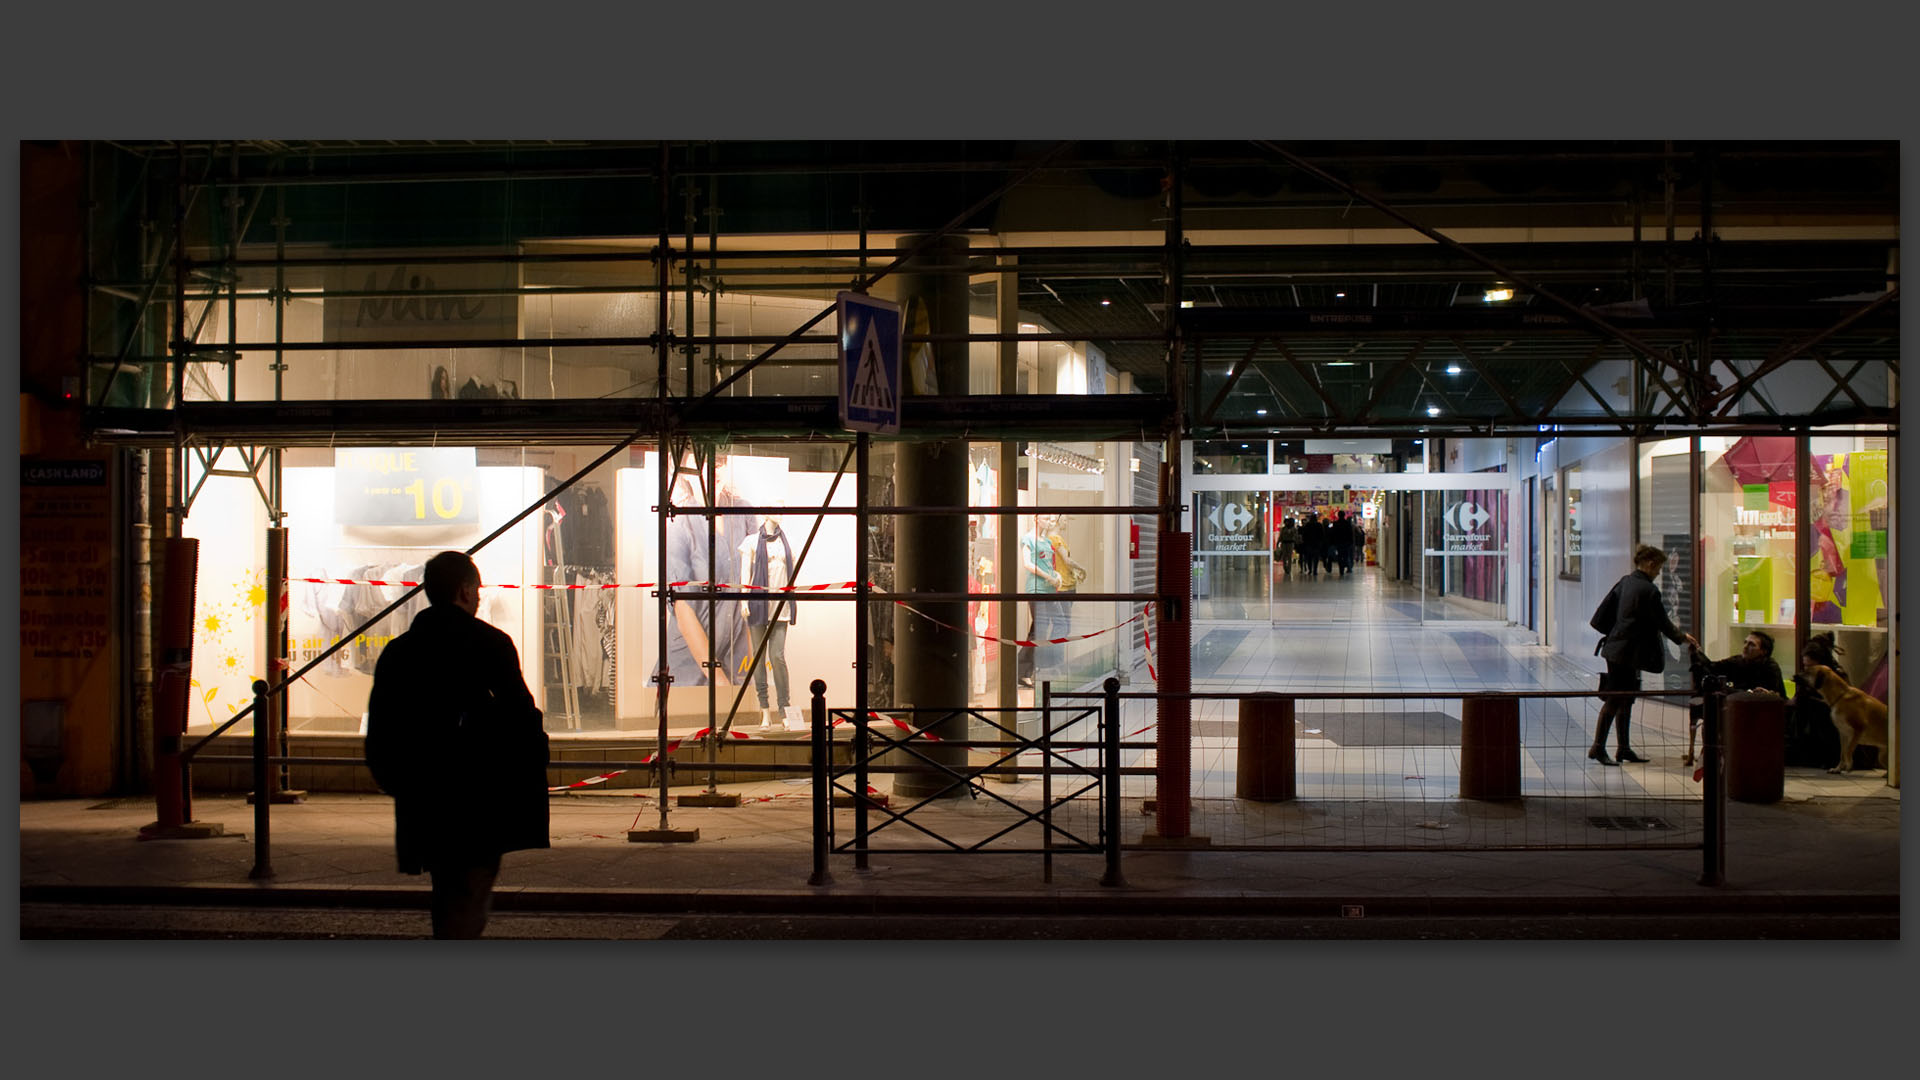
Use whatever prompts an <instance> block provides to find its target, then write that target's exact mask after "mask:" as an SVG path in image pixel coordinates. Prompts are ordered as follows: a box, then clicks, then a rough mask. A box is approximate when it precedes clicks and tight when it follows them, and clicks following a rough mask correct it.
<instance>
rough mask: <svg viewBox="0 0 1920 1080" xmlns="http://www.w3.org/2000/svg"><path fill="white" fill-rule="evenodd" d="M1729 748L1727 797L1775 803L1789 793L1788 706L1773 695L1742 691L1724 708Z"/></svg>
mask: <svg viewBox="0 0 1920 1080" xmlns="http://www.w3.org/2000/svg"><path fill="white" fill-rule="evenodd" d="M1720 718H1721V725H1720V726H1721V735H1722V736H1723V737H1724V739H1725V741H1726V746H1727V798H1729V799H1732V800H1734V801H1735V802H1745V803H1773V802H1779V801H1780V797H1781V796H1782V795H1784V794H1786V782H1787V704H1786V701H1785V700H1783V699H1781V698H1778V697H1775V696H1774V695H1772V694H1762V693H1758V692H1755V691H1752V690H1742V691H1738V692H1736V693H1731V694H1728V695H1727V696H1726V698H1725V699H1724V701H1723V703H1722V705H1721V713H1720Z"/></svg>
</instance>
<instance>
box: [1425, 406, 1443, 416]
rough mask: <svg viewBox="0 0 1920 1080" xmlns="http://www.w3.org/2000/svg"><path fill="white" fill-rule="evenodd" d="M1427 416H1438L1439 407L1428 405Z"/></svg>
mask: <svg viewBox="0 0 1920 1080" xmlns="http://www.w3.org/2000/svg"><path fill="white" fill-rule="evenodd" d="M1427 415H1428V416H1439V415H1440V406H1438V405H1429V406H1427Z"/></svg>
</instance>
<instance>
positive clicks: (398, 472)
mask: <svg viewBox="0 0 1920 1080" xmlns="http://www.w3.org/2000/svg"><path fill="white" fill-rule="evenodd" d="M477 471H478V470H477V468H476V466H475V462H474V451H473V447H471V446H468V447H462V448H447V447H419V446H411V447H399V448H394V449H385V448H379V447H355V448H352V449H336V450H334V452H333V505H334V518H335V520H337V521H338V522H339V523H340V524H342V525H473V524H477V523H478V522H479V520H480V500H479V498H478V496H477V495H476V493H475V489H474V483H473V481H474V476H475V474H476V473H477Z"/></svg>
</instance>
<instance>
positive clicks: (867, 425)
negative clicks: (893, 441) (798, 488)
mask: <svg viewBox="0 0 1920 1080" xmlns="http://www.w3.org/2000/svg"><path fill="white" fill-rule="evenodd" d="M838 307H839V314H840V426H841V427H843V428H846V429H847V430H848V431H870V432H875V433H878V434H882V435H891V434H893V433H895V432H897V431H899V430H900V354H901V349H902V346H901V341H900V334H901V319H900V305H898V304H894V303H889V302H888V301H885V300H876V299H874V298H873V297H871V296H866V295H863V294H861V293H851V292H843V293H841V294H840V295H839V300H838Z"/></svg>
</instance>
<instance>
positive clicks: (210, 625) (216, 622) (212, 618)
mask: <svg viewBox="0 0 1920 1080" xmlns="http://www.w3.org/2000/svg"><path fill="white" fill-rule="evenodd" d="M206 627H207V633H209V634H217V633H219V632H220V616H218V615H209V616H207V622H206Z"/></svg>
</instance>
